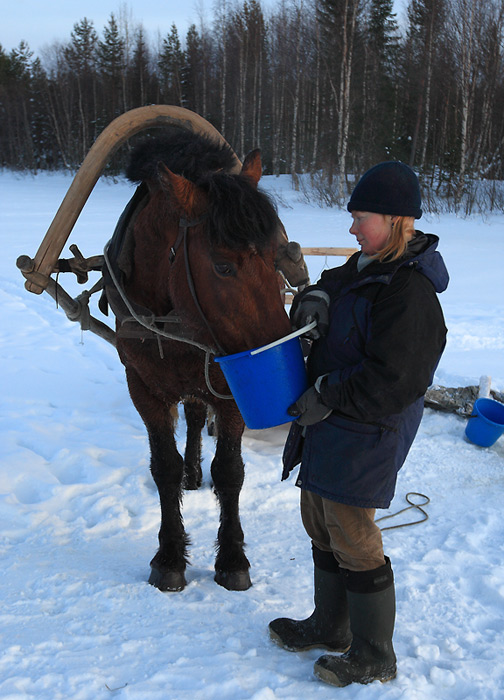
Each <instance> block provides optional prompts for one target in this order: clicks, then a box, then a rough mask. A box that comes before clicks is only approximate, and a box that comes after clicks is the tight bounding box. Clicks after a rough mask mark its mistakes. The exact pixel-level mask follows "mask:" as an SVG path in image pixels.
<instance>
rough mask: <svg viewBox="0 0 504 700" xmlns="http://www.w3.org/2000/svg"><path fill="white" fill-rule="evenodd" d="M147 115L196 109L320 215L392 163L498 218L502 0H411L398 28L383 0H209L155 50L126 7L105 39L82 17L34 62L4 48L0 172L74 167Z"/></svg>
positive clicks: (502, 173)
mask: <svg viewBox="0 0 504 700" xmlns="http://www.w3.org/2000/svg"><path fill="white" fill-rule="evenodd" d="M163 32H164V34H163ZM147 104H174V105H181V106H183V107H186V108H188V109H191V110H193V111H195V112H197V113H198V114H201V115H202V116H203V117H205V118H206V119H208V120H209V121H210V122H211V123H212V124H213V125H214V126H215V127H216V128H217V129H218V130H219V131H220V132H221V133H222V134H223V135H224V137H225V138H226V139H227V140H228V142H229V143H230V144H231V145H232V147H233V148H234V149H235V150H236V151H237V154H238V155H239V156H240V157H241V158H243V156H244V155H245V153H246V152H247V151H248V150H251V149H252V148H255V147H259V148H261V151H262V157H263V165H264V169H265V173H267V174H281V173H290V174H291V175H292V177H293V183H294V186H295V187H299V186H301V187H304V188H305V193H306V194H307V196H309V197H310V198H312V199H313V198H314V199H315V200H316V201H317V203H318V204H323V205H324V204H325V205H332V204H334V203H338V202H343V201H344V199H345V198H346V197H347V194H348V191H349V190H350V189H351V187H352V186H353V183H354V182H355V179H356V178H358V177H359V176H360V175H361V174H362V173H363V172H364V171H365V170H366V169H367V168H368V167H370V166H371V165H373V164H374V163H376V162H379V161H383V160H389V159H397V160H402V161H404V162H406V163H408V164H409V165H411V166H412V167H413V168H414V169H415V170H416V172H417V173H418V174H419V177H420V180H421V183H422V189H423V198H424V204H425V209H427V210H430V211H441V210H442V211H457V212H460V213H465V214H469V213H471V212H472V211H489V210H497V211H504V191H503V187H502V181H503V180H504V159H503V156H504V119H503V113H504V0H410V1H409V3H408V4H407V12H406V22H405V24H404V26H401V27H399V25H398V22H397V18H396V15H395V14H394V12H393V2H392V0H280V2H279V3H278V4H277V5H276V6H273V7H271V6H269V9H268V10H267V11H266V10H265V9H264V7H263V6H261V3H260V0H244V2H231V1H230V0H216V1H215V3H214V5H213V9H212V16H211V20H210V21H207V20H206V19H203V18H202V17H199V19H198V22H197V23H194V24H192V25H190V27H189V29H188V31H187V33H186V34H185V36H184V37H181V36H180V35H179V31H178V28H177V26H176V24H174V23H172V24H171V26H168V27H166V28H163V27H162V26H161V25H160V34H159V35H158V37H157V38H156V40H155V41H152V39H150V38H149V37H148V36H147V33H146V31H145V30H144V28H143V26H142V25H141V24H139V23H135V22H133V21H132V19H131V13H129V12H128V7H127V5H122V6H121V8H120V10H119V12H118V13H117V15H114V14H111V15H110V19H109V21H108V23H107V25H106V26H104V27H103V28H102V29H101V31H99V30H97V29H96V28H95V26H94V23H93V21H92V19H89V18H86V17H84V18H82V19H79V20H78V21H76V23H75V24H74V26H73V30H72V31H71V32H70V36H69V39H68V41H66V42H55V43H53V44H51V45H49V46H46V47H45V48H44V49H43V50H42V52H41V55H40V56H35V55H34V53H33V52H32V51H31V49H30V47H29V46H28V44H27V43H26V42H24V41H22V40H21V41H20V43H19V46H18V47H17V48H16V49H13V50H11V51H10V52H7V51H5V50H4V49H3V48H2V47H1V45H0V167H4V168H9V169H19V170H24V171H32V172H36V171H39V170H60V169H70V170H75V169H77V168H78V166H79V165H80V163H81V162H82V160H83V158H84V157H85V155H86V154H87V152H88V150H89V148H90V147H91V145H92V143H93V142H94V140H95V139H96V137H97V136H98V135H99V134H100V132H101V131H102V130H103V128H104V127H105V126H107V124H109V123H110V122H111V121H112V120H113V119H114V118H115V117H117V116H118V115H120V114H122V113H123V112H125V111H127V110H129V109H132V108H135V107H139V106H142V105H147ZM132 143H133V140H132V142H130V144H129V145H130V146H131V145H132ZM127 151H128V148H126V149H124V148H123V149H121V151H120V152H119V153H118V154H117V155H116V157H115V159H114V161H113V162H112V163H111V164H110V165H109V167H108V169H107V172H108V174H110V175H114V174H117V173H119V172H120V171H121V169H122V168H123V166H124V161H125V158H126V157H127ZM302 173H306V174H308V175H309V177H308V178H307V177H304V178H299V175H300V174H302ZM306 182H309V188H308V189H309V192H308V191H307V190H306V184H305V183H306ZM300 183H301V184H300Z"/></svg>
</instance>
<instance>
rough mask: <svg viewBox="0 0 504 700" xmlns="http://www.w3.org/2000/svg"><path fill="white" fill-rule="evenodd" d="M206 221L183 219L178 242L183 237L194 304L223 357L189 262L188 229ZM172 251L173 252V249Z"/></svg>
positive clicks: (203, 217)
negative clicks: (201, 301)
mask: <svg viewBox="0 0 504 700" xmlns="http://www.w3.org/2000/svg"><path fill="white" fill-rule="evenodd" d="M205 219H206V215H204V216H202V217H201V218H199V219H194V220H193V221H187V219H184V218H181V219H180V223H179V235H178V237H177V241H178V240H179V239H180V238H181V237H182V239H183V241H184V258H185V268H186V277H187V284H188V285H189V291H190V292H191V296H192V298H193V301H194V304H195V306H196V308H197V310H198V313H199V315H200V318H201V320H202V321H203V323H204V324H205V327H206V329H207V331H208V332H209V333H210V335H211V336H212V340H213V341H214V343H215V347H216V348H217V350H218V351H219V353H220V354H221V355H225V354H226V353H225V351H224V349H223V348H222V346H221V344H220V343H219V341H218V340H217V337H216V335H215V333H214V332H213V329H212V327H211V325H210V324H209V322H208V319H207V317H206V316H205V313H204V311H203V309H202V308H201V304H200V303H199V299H198V295H197V293H196V287H195V286H194V279H193V276H192V272H191V264H190V262H189V251H188V247H189V244H188V236H187V229H188V228H189V227H193V226H198V224H201V223H202V222H203V221H204V220H205ZM177 241H175V246H177ZM179 245H180V244H179ZM172 250H173V248H172ZM176 252H177V250H176V249H175V250H174V255H175V253H176Z"/></svg>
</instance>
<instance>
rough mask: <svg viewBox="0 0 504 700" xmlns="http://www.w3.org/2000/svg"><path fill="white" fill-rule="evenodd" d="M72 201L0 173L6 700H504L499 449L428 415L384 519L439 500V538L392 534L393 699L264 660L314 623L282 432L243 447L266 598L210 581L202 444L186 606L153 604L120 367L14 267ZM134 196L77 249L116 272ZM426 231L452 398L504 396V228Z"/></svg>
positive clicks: (432, 227) (313, 223)
mask: <svg viewBox="0 0 504 700" xmlns="http://www.w3.org/2000/svg"><path fill="white" fill-rule="evenodd" d="M70 182H71V179H70V178H69V177H68V176H66V175H63V174H40V175H37V176H19V175H14V174H12V173H10V172H6V171H3V172H2V171H0V192H1V202H2V206H1V209H0V231H1V235H2V249H3V255H2V259H1V261H0V302H1V304H0V314H1V316H0V318H1V325H0V360H1V372H2V375H1V386H2V398H1V402H0V420H1V431H2V433H1V434H2V441H1V446H0V459H1V463H0V557H1V568H2V572H3V575H2V577H1V578H0V600H1V606H0V649H1V654H0V698H2V699H3V700H29V699H30V700H31V699H32V698H33V699H35V698H36V700H70V699H72V700H91V699H92V700H101V699H102V698H114V699H118V700H130V699H131V700H133V699H134V700H182V699H183V698H191V699H192V700H202V699H204V700H213V699H214V698H215V699H216V700H217V698H218V699H219V700H248V699H250V700H275V699H280V698H282V699H286V700H305V698H307V697H309V698H313V699H316V700H325V699H326V698H327V699H329V698H333V697H337V696H341V697H344V698H349V699H361V698H366V700H377V699H378V698H379V699H380V700H395V699H398V698H401V699H403V700H431V699H432V698H433V697H436V698H438V699H440V700H463V699H465V698H467V699H468V700H469V699H470V700H493V699H495V700H497V699H498V698H503V697H504V664H503V661H502V656H503V653H504V558H503V553H504V544H503V542H504V524H503V519H502V500H503V497H504V460H503V458H504V437H501V438H500V439H499V440H498V441H497V442H496V443H495V445H493V446H492V447H490V448H479V447H476V446H474V445H472V444H470V443H469V442H468V441H467V440H466V439H465V437H464V429H465V420H464V419H462V418H459V417H458V416H455V415H453V414H442V413H439V412H435V411H431V410H426V412H425V416H424V419H423V421H422V424H421V428H420V431H419V434H418V437H417V439H416V441H415V443H414V445H413V448H412V450H411V452H410V455H409V456H408V459H407V462H406V464H405V466H404V468H403V469H402V471H401V472H400V475H399V480H398V484H397V491H396V497H395V499H394V501H393V503H392V506H391V508H390V510H389V511H383V512H381V511H380V512H379V513H378V514H377V515H378V516H380V515H384V514H388V513H394V512H396V511H398V510H400V509H401V508H403V507H404V506H405V505H407V504H406V502H405V495H406V494H407V493H408V492H410V491H415V492H420V493H423V494H426V495H427V496H428V497H429V498H430V499H431V501H430V503H429V504H428V505H427V506H425V510H426V512H427V513H428V515H429V520H428V521H427V522H424V523H422V524H421V525H416V526H414V527H407V528H404V529H398V530H397V529H395V530H388V531H385V532H384V534H383V537H384V542H385V547H386V552H387V554H388V555H389V556H390V558H391V560H392V564H393V567H394V571H395V576H396V589H397V622H396V631H395V636H394V644H395V649H396V653H397V656H398V676H397V678H396V679H395V680H393V681H391V682H389V683H387V684H384V685H382V684H380V683H378V682H375V683H373V684H371V685H370V686H360V685H354V686H349V687H347V688H346V689H344V690H340V689H335V688H333V687H331V686H328V685H325V684H323V683H321V682H320V681H317V680H316V679H315V677H314V676H313V673H312V668H313V663H314V661H315V660H316V659H317V658H318V656H319V655H320V653H321V652H320V651H318V650H312V651H309V652H305V653H299V654H296V653H289V652H286V651H283V650H282V649H280V648H278V647H276V646H275V645H274V644H273V643H272V642H271V641H270V640H269V637H268V633H267V624H268V622H269V621H270V620H271V619H273V618H274V617H277V616H280V615H288V616H293V617H298V618H301V617H304V616H306V615H307V614H309V613H310V612H311V609H312V564H311V552H310V543H309V541H308V538H307V536H306V534H305V533H304V530H303V527H302V524H301V521H300V517H299V505H298V498H299V492H298V489H297V488H296V487H295V486H294V480H293V479H292V477H291V479H290V480H288V481H286V482H280V474H281V453H282V446H283V442H284V440H285V437H286V428H285V426H283V427H279V428H274V429H270V430H265V431H247V432H246V434H245V437H244V441H243V448H244V460H245V463H246V480H245V485H244V488H243V492H242V497H241V514H242V521H243V527H244V531H245V536H246V541H247V543H248V547H247V554H248V556H249V559H250V560H251V562H252V571H251V574H252V578H253V582H254V585H253V586H252V588H250V589H249V590H248V591H246V592H229V591H226V590H225V589H223V588H221V587H220V586H218V585H217V584H215V582H214V581H213V559H214V540H215V536H216V532H217V527H218V511H217V506H216V502H215V498H214V496H213V494H212V492H211V490H210V487H209V464H210V460H211V456H212V450H213V439H212V438H210V437H209V436H207V435H206V434H205V435H204V447H203V451H204V464H203V469H204V479H205V483H204V486H203V488H202V489H201V490H200V491H197V492H189V493H187V494H186V495H185V498H184V519H185V523H186V527H187V530H188V532H189V533H190V535H191V539H192V542H193V545H192V547H191V560H192V566H191V567H190V568H189V571H188V581H189V583H188V586H187V588H186V589H185V590H184V591H183V592H181V593H172V594H166V593H160V592H159V591H158V590H156V589H155V588H153V587H152V586H149V585H148V584H147V582H146V580H147V576H148V569H149V566H148V564H149V561H150V558H151V557H152V556H153V554H154V552H155V550H156V546H157V530H158V525H159V506H158V497H157V492H156V489H155V486H154V483H153V481H152V479H151V476H150V474H149V469H148V458H149V455H148V445H147V439H146V435H145V431H144V427H143V424H142V422H141V420H140V418H139V416H138V414H137V413H136V411H135V409H134V408H133V405H132V404H131V402H130V399H129V396H128V392H127V387H126V383H125V378H124V373H123V370H122V366H121V364H120V362H119V360H118V358H117V356H116V353H115V350H114V349H113V348H112V347H110V346H109V345H108V344H107V343H106V342H105V341H104V340H101V339H100V338H98V337H96V336H93V335H92V334H90V333H85V334H82V333H81V331H80V329H79V328H78V326H77V325H76V324H72V323H71V322H70V321H68V320H67V319H66V317H65V315H64V313H63V312H62V311H61V310H58V309H56V308H55V304H54V302H53V301H52V300H51V299H50V297H49V296H48V295H46V294H43V295H41V296H37V295H34V294H30V293H28V292H27V291H26V290H25V289H24V287H23V279H22V276H21V274H20V273H19V271H18V270H17V269H16V266H15V261H16V258H17V257H18V255H21V254H28V255H31V256H33V255H34V254H35V252H36V250H37V248H38V246H39V244H40V242H41V240H42V237H43V235H44V233H45V231H46V230H47V227H48V226H49V224H50V222H51V220H52V217H53V216H54V214H55V212H56V210H57V208H58V206H59V204H60V202H61V200H62V198H63V196H64V194H65V192H66V190H67V188H68V186H69V184H70ZM263 186H264V187H266V188H268V189H269V190H270V191H271V192H273V193H274V194H275V193H276V194H277V195H279V197H278V199H279V202H280V206H279V210H280V215H281V217H282V220H283V221H284V223H285V225H286V228H287V231H288V233H289V237H290V238H291V239H293V240H298V241H299V242H300V243H301V244H302V245H312V246H313V245H321V246H322V245H332V246H348V245H353V239H352V238H351V237H350V236H349V234H348V226H349V216H348V214H347V213H346V212H344V211H337V210H330V209H321V208H317V207H314V206H310V205H309V204H307V203H306V202H303V201H301V200H300V198H299V196H298V195H297V194H296V193H295V192H293V191H292V189H291V188H290V185H289V179H288V178H286V177H281V178H278V179H275V178H272V177H268V178H265V179H264V181H263ZM131 193H132V187H131V186H130V185H129V184H127V183H125V182H123V181H118V182H115V183H112V182H106V181H100V182H99V183H98V184H97V186H96V188H95V190H94V192H93V194H92V195H91V198H90V200H89V202H88V204H87V205H86V207H85V209H84V212H83V214H82V215H81V217H80V219H79V221H78V223H77V225H76V227H75V230H74V233H73V234H72V237H71V239H70V241H69V243H71V242H76V243H77V244H78V245H79V247H80V249H81V250H82V252H83V254H84V255H85V256H89V255H95V254H98V253H100V252H101V250H102V248H103V246H104V244H105V242H106V241H107V240H108V238H109V237H110V235H111V233H112V231H113V228H114V225H115V222H116V220H117V218H118V216H119V214H120V213H121V211H122V209H123V207H124V205H125V204H126V202H127V200H128V199H129V197H130V195H131ZM419 227H420V228H422V229H423V230H426V231H432V232H434V233H437V234H438V235H439V236H440V238H441V243H440V250H441V251H442V253H443V255H444V257H445V260H446V263H447V266H448V268H449V271H450V273H451V284H450V286H449V289H448V290H447V291H446V292H445V293H444V294H443V295H442V296H441V301H442V303H443V307H444V311H445V315H446V319H447V325H448V328H449V340H448V345H447V349H446V352H445V354H444V356H443V358H442V360H441V363H440V365H439V369H438V372H437V375H436V378H435V381H436V382H437V383H439V384H442V385H444V386H465V385H469V384H478V383H479V379H480V376H481V375H489V376H491V377H492V387H493V388H494V389H497V390H499V391H503V390H504V363H503V350H504V276H503V274H502V252H503V250H504V248H503V240H504V217H503V216H502V215H500V216H497V215H489V216H487V217H485V218H484V219H481V218H476V217H475V218H471V219H459V218H457V217H456V216H454V215H443V216H441V217H439V218H437V217H436V218H430V217H424V220H422V221H421V222H420V225H419ZM66 250H68V249H66ZM65 254H66V253H65ZM324 264H327V265H329V266H332V265H334V264H339V261H334V260H332V261H327V263H326V261H325V260H324V259H323V258H310V259H309V265H310V270H311V275H312V278H315V277H316V275H317V274H318V272H319V271H320V269H321V268H322V267H323V266H324ZM67 278H68V279H67ZM72 284H73V283H72V282H71V280H70V279H69V276H68V275H67V276H66V278H65V280H64V286H65V287H67V288H68V289H69V291H70V292H71V293H72V294H74V295H76V294H77V293H79V292H80V291H82V288H81V287H79V286H78V285H76V284H75V286H72ZM183 438H184V422H183V418H181V419H180V424H179V440H180V442H181V444H182V443H183ZM417 502H418V503H421V502H422V499H419V498H418V497H417ZM399 519H400V520H402V521H403V522H406V521H408V519H409V520H416V519H418V512H416V513H415V512H414V511H413V512H412V511H409V512H406V513H404V514H403V515H401V516H400V518H399ZM393 522H395V521H385V522H384V523H383V526H386V525H390V524H392V523H393Z"/></svg>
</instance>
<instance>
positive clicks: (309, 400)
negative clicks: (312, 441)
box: [287, 386, 332, 425]
mask: <svg viewBox="0 0 504 700" xmlns="http://www.w3.org/2000/svg"><path fill="white" fill-rule="evenodd" d="M287 413H288V414H289V416H299V418H298V419H297V422H298V423H299V425H313V424H314V423H319V422H320V421H321V420H324V419H325V418H327V416H329V415H330V414H331V413H332V409H330V408H329V407H328V406H326V405H325V404H324V403H322V399H321V398H320V394H319V393H318V391H317V390H316V389H315V387H314V386H311V387H310V388H309V389H308V390H307V391H305V393H304V394H301V396H300V397H299V399H298V400H297V401H296V403H293V404H292V405H291V406H289V408H288V409H287Z"/></svg>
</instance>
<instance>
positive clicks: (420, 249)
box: [293, 231, 449, 508]
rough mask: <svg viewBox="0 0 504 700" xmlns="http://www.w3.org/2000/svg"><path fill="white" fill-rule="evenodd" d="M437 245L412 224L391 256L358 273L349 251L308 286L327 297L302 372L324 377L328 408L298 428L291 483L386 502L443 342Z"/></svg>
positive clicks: (347, 498) (442, 281) (443, 280)
mask: <svg viewBox="0 0 504 700" xmlns="http://www.w3.org/2000/svg"><path fill="white" fill-rule="evenodd" d="M437 243H438V238H437V237H436V236H433V235H432V234H423V233H421V232H419V231H417V232H416V235H415V236H414V238H413V239H412V240H411V241H410V243H409V245H408V250H407V252H406V253H405V255H404V256H403V257H401V258H400V259H399V260H396V261H394V262H390V263H380V262H378V261H374V262H372V263H370V264H369V265H368V266H367V267H365V268H364V269H363V270H361V271H360V272H359V271H358V269H357V260H358V258H359V255H360V253H356V254H355V255H353V256H352V257H351V258H350V259H349V260H348V261H347V262H346V263H345V264H344V265H342V266H341V267H338V268H334V269H332V270H328V271H327V272H324V273H323V275H322V277H321V279H320V281H319V282H318V283H317V285H316V287H317V288H318V289H322V290H324V291H325V292H326V293H327V294H328V295H329V297H330V299H331V303H330V307H329V315H330V318H329V331H328V333H327V335H326V336H325V337H323V338H320V339H319V340H317V341H315V342H314V343H313V346H312V349H311V352H310V355H309V358H308V374H309V379H310V383H311V384H314V383H315V381H316V380H317V378H318V377H320V376H322V375H327V376H326V377H325V378H324V380H323V381H322V383H321V387H320V396H321V398H322V401H323V402H324V404H326V405H327V406H328V407H329V408H331V409H332V413H331V414H330V416H329V417H328V418H326V419H325V420H323V421H321V422H319V423H316V424H315V425H311V426H308V427H307V429H306V433H305V439H304V446H303V452H302V462H301V468H300V472H299V476H298V479H297V481H296V483H297V485H298V486H300V487H301V488H303V489H307V490H309V491H313V492H315V493H317V494H319V495H320V496H323V497H325V498H328V499H331V500H334V501H338V502H340V503H346V504H349V505H355V506H361V507H366V508H387V507H388V506H389V504H390V501H391V500H392V498H393V495H394V490H395V483H396V478H397V472H398V471H399V469H400V468H401V466H402V465H403V463H404V460H405V459H406V455H407V454H408V451H409V449H410V447H411V444H412V442H413V439H414V437H415V435H416V432H417V430H418V426H419V424H420V420H421V417H422V412H423V396H424V394H425V392H426V390H427V388H428V387H429V385H430V384H431V383H432V379H433V375H434V371H435V369H436V366H437V364H438V362H439V358H440V356H441V353H442V351H443V348H444V346H445V341H446V328H445V323H444V318H443V313H442V310H441V307H440V304H439V301H438V298H437V293H439V292H442V291H444V290H445V289H446V287H447V285H448V279H449V278H448V272H447V270H446V267H445V265H444V262H443V259H442V257H441V255H440V254H439V253H438V252H437V251H436V247H437ZM309 289H313V287H311V288H310V287H309V288H308V289H307V290H306V291H308V290H309ZM304 293H305V292H302V293H301V294H300V295H298V296H297V297H296V298H295V302H296V306H297V304H299V303H300V301H302V297H303V295H304ZM293 310H294V311H295V308H294V309H293ZM293 430H296V428H293Z"/></svg>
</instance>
